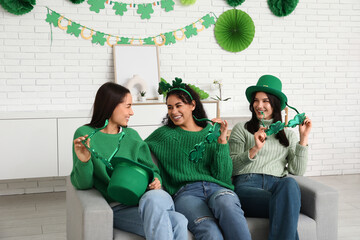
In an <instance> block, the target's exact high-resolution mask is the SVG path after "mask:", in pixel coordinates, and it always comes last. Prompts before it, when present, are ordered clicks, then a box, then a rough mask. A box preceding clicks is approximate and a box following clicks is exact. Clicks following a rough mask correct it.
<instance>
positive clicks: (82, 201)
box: [66, 176, 338, 240]
mask: <svg viewBox="0 0 360 240" xmlns="http://www.w3.org/2000/svg"><path fill="white" fill-rule="evenodd" d="M291 177H293V178H295V179H296V181H297V182H298V184H299V186H300V189H301V205H302V206H301V214H300V217H299V224H298V232H299V238H300V240H336V239H337V229H338V225H337V220H338V193H337V191H336V190H334V189H332V188H330V187H328V186H326V185H323V184H321V183H319V182H316V181H313V180H311V179H309V178H307V177H299V176H291ZM66 185H67V187H66V209H67V239H68V240H99V239H101V240H110V239H118V240H138V239H139V240H143V239H144V238H142V237H140V236H137V235H135V234H131V233H127V232H124V231H120V230H118V229H114V228H113V213H112V210H111V208H110V206H109V204H108V203H107V202H106V201H105V199H104V198H103V197H102V196H101V194H100V193H99V192H98V191H97V190H96V189H90V190H76V189H75V188H74V187H73V186H72V184H71V181H70V178H69V177H68V178H67V184H66ZM247 222H248V226H249V229H250V232H251V236H252V239H253V240H266V239H267V238H268V237H267V235H268V231H269V221H268V219H263V218H247ZM189 239H194V238H193V236H192V235H191V233H190V232H189Z"/></svg>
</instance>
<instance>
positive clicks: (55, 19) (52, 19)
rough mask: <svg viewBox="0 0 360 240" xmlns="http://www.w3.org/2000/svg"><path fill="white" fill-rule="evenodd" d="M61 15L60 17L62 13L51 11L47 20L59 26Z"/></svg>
mask: <svg viewBox="0 0 360 240" xmlns="http://www.w3.org/2000/svg"><path fill="white" fill-rule="evenodd" d="M59 17H60V14H58V13H57V12H54V11H53V12H51V14H50V13H48V14H47V15H46V20H45V21H46V22H48V23H50V25H51V24H53V25H54V26H55V27H57V26H58V21H59Z"/></svg>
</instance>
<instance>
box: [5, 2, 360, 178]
mask: <svg viewBox="0 0 360 240" xmlns="http://www.w3.org/2000/svg"><path fill="white" fill-rule="evenodd" d="M123 2H126V1H123ZM128 2H132V1H128ZM141 2H146V1H141ZM148 2H149V1H148ZM175 2H176V5H175V10H174V11H171V12H168V13H166V12H165V11H163V10H162V9H161V8H160V7H156V8H154V11H155V12H154V14H153V15H152V17H151V19H150V20H141V19H140V17H139V15H137V14H136V13H135V10H131V9H129V10H128V11H127V12H125V14H124V16H122V17H121V16H116V15H115V14H114V11H113V10H111V9H107V10H102V12H100V13H99V14H97V13H94V12H91V11H90V10H89V5H88V4H87V3H86V2H84V3H82V4H80V5H75V4H72V3H71V2H70V1H69V0H57V1H45V0H37V5H36V6H35V8H34V10H33V11H32V12H30V13H28V14H25V15H23V16H15V15H12V14H9V13H8V12H6V11H5V10H4V9H3V8H0V112H2V113H4V112H5V113H6V112H10V111H34V112H38V111H69V110H88V109H90V108H91V105H92V102H93V99H94V93H95V92H96V90H97V89H98V87H99V86H100V85H101V84H102V83H104V82H106V81H113V80H114V71H113V57H112V48H110V47H108V46H106V45H105V46H100V45H92V44H91V41H90V40H84V39H82V38H81V37H79V38H76V37H74V36H71V35H69V34H66V33H65V31H63V30H61V29H59V28H53V29H52V33H53V41H52V45H51V41H50V36H51V35H50V27H49V24H48V23H47V22H45V19H46V14H47V9H46V8H45V6H48V7H49V8H51V9H52V10H54V11H56V12H58V13H60V14H62V15H64V16H66V17H67V18H70V19H72V20H73V21H75V22H78V23H80V24H82V25H85V26H87V27H93V28H94V29H96V30H98V31H102V32H104V33H110V34H113V35H121V36H125V37H147V36H153V35H157V34H159V33H164V32H169V31H171V30H175V29H178V28H181V27H184V26H186V25H188V24H190V23H191V22H192V21H196V20H197V19H199V18H200V17H202V16H203V15H205V14H207V13H209V12H214V13H215V14H216V15H217V16H220V14H221V13H222V12H224V11H225V10H228V9H230V7H229V6H228V5H227V4H226V1H225V0H198V1H197V3H196V4H195V5H192V6H189V7H183V6H181V5H180V3H179V1H178V0H175ZM238 8H239V9H241V10H243V11H245V12H247V13H248V14H249V15H250V16H251V17H252V19H253V21H254V23H255V27H256V33H255V38H254V40H253V42H252V44H251V45H250V47H249V48H248V49H246V50H245V51H243V52H239V53H230V52H227V51H224V50H222V49H221V48H220V47H219V45H218V44H217V43H216V41H215V38H214V33H213V28H214V27H211V28H209V29H206V30H204V31H203V32H200V33H199V34H198V36H195V37H193V38H190V39H187V40H183V41H180V42H178V43H176V44H174V45H170V46H162V47H160V66H161V69H160V71H161V76H162V77H164V78H165V79H167V80H171V79H173V78H174V77H176V76H178V77H182V78H183V79H184V80H185V81H186V82H189V83H193V84H196V85H198V86H199V87H202V88H203V89H205V90H209V91H210V92H211V93H212V95H215V94H217V93H216V92H214V91H212V90H210V84H211V82H212V81H213V80H214V79H221V80H222V81H223V83H224V86H223V88H224V95H225V96H226V97H231V98H232V99H231V101H229V102H226V103H225V104H224V105H223V106H222V107H223V109H222V110H223V112H224V115H227V116H231V115H233V116H234V115H236V116H241V115H248V114H249V112H248V110H247V109H248V102H247V101H246V99H245V96H244V91H245V89H246V87H247V86H249V85H253V84H255V83H256V81H257V79H258V78H259V76H261V75H262V74H273V75H276V76H278V77H280V79H281V80H282V81H283V90H284V92H285V93H286V94H287V96H288V99H289V104H290V105H293V106H295V107H296V108H297V109H298V110H299V111H301V112H306V113H307V115H308V116H309V117H310V118H311V119H312V120H313V125H314V127H313V131H312V135H311V137H310V161H309V166H308V170H307V175H328V174H350V173H360V140H359V137H360V121H359V120H360V107H359V106H360V105H359V104H360V1H359V0H301V1H299V4H298V6H297V8H296V10H295V11H294V12H293V13H292V14H291V15H289V16H288V17H284V18H279V17H276V16H274V15H273V14H272V13H271V12H270V10H269V8H268V6H267V1H266V0H247V1H245V2H244V3H243V4H242V6H240V7H238ZM293 115H294V114H293V113H292V112H291V116H290V117H292V116H293ZM2 147H3V145H2Z"/></svg>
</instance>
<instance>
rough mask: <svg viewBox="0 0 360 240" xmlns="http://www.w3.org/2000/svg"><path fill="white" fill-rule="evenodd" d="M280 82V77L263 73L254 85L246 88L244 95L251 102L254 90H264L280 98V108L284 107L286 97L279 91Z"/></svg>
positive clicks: (280, 87)
mask: <svg viewBox="0 0 360 240" xmlns="http://www.w3.org/2000/svg"><path fill="white" fill-rule="evenodd" d="M281 89H282V83H281V81H280V79H278V78H277V77H275V76H272V75H263V76H261V77H260V78H259V80H258V82H257V83H256V86H250V87H248V88H247V89H246V91H245V95H246V98H247V100H248V101H249V102H250V103H251V99H252V95H253V94H254V93H256V92H266V93H270V94H272V95H275V96H276V97H278V98H279V99H280V102H281V110H283V109H284V108H285V107H286V103H287V97H286V95H285V94H284V93H283V92H282V91H281Z"/></svg>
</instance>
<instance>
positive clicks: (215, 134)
mask: <svg viewBox="0 0 360 240" xmlns="http://www.w3.org/2000/svg"><path fill="white" fill-rule="evenodd" d="M220 127H221V126H220V124H218V123H215V124H214V125H213V126H212V127H210V129H209V134H208V135H207V136H206V138H205V140H206V142H207V143H212V142H216V140H217V139H218V138H219V137H220V135H221V132H220Z"/></svg>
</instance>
